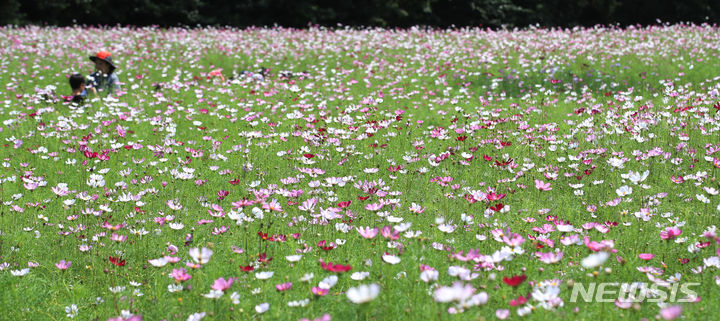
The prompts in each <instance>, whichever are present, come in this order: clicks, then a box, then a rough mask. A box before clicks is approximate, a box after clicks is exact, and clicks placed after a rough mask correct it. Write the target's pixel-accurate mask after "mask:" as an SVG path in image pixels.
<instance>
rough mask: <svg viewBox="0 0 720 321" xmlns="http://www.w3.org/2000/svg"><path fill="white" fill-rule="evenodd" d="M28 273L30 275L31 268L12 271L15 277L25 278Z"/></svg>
mask: <svg viewBox="0 0 720 321" xmlns="http://www.w3.org/2000/svg"><path fill="white" fill-rule="evenodd" d="M28 273H30V269H29V268H24V269H22V270H10V274H12V275H13V276H24V275H25V274H28Z"/></svg>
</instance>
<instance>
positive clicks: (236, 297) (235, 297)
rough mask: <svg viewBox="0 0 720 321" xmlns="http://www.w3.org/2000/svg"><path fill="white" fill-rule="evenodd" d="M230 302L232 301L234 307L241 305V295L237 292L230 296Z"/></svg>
mask: <svg viewBox="0 0 720 321" xmlns="http://www.w3.org/2000/svg"><path fill="white" fill-rule="evenodd" d="M230 300H232V304H234V305H238V304H240V294H238V293H237V292H233V293H232V294H230Z"/></svg>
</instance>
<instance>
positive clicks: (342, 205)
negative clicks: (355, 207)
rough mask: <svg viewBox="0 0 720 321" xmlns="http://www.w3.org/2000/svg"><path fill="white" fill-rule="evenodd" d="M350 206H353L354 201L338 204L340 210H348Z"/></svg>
mask: <svg viewBox="0 0 720 321" xmlns="http://www.w3.org/2000/svg"><path fill="white" fill-rule="evenodd" d="M350 204H352V201H345V202H340V203H338V207H339V208H346V207H348V206H350Z"/></svg>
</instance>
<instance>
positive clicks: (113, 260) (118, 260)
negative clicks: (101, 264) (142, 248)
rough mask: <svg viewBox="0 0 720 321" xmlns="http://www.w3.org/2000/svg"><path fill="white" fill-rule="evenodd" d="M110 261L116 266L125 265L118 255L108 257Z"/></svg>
mask: <svg viewBox="0 0 720 321" xmlns="http://www.w3.org/2000/svg"><path fill="white" fill-rule="evenodd" d="M108 259H109V260H110V263H112V264H114V265H117V266H125V263H126V262H125V260H120V258H119V257H112V256H111V257H109V258H108Z"/></svg>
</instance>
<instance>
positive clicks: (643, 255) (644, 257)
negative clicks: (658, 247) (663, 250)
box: [638, 253, 655, 261]
mask: <svg viewBox="0 0 720 321" xmlns="http://www.w3.org/2000/svg"><path fill="white" fill-rule="evenodd" d="M638 257H639V258H640V259H641V260H645V261H650V260H652V258H654V257H655V254H651V253H640V254H638Z"/></svg>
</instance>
